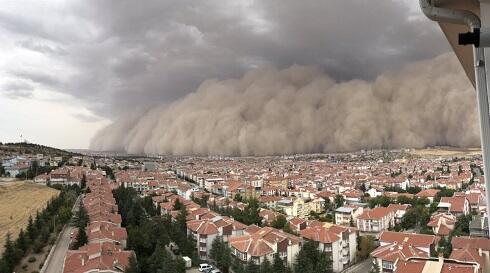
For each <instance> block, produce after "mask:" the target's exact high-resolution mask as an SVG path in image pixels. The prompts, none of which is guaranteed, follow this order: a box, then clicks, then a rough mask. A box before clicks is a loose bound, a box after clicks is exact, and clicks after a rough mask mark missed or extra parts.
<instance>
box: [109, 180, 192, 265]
mask: <svg viewBox="0 0 490 273" xmlns="http://www.w3.org/2000/svg"><path fill="white" fill-rule="evenodd" d="M113 193H114V196H115V198H116V200H117V204H118V209H119V213H120V214H121V217H122V220H123V226H125V227H126V229H127V232H128V248H129V249H131V250H133V251H134V252H135V253H136V256H137V260H136V259H131V260H130V266H129V267H128V269H127V270H126V273H154V272H158V273H184V272H185V263H184V261H183V260H182V258H179V257H176V258H174V257H172V255H171V254H170V253H168V251H167V250H166V249H165V247H166V246H168V245H169V244H170V242H174V243H176V244H177V245H178V246H179V249H180V251H181V253H182V255H184V256H188V257H191V259H193V261H194V262H197V253H196V251H195V241H194V240H193V239H192V238H191V237H188V236H187V232H186V217H187V211H186V210H185V206H180V212H179V215H178V216H177V219H176V221H172V220H171V218H170V216H160V214H159V212H158V210H157V209H156V208H155V207H154V205H153V202H152V201H151V197H145V198H141V197H139V196H138V195H137V193H136V191H135V190H134V189H132V188H125V187H119V188H118V189H116V190H114V192H113ZM177 206H179V205H177Z"/></svg>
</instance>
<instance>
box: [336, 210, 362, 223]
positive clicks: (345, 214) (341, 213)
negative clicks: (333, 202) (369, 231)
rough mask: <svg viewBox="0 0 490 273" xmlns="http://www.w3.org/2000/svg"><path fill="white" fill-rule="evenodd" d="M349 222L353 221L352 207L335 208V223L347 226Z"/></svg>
mask: <svg viewBox="0 0 490 273" xmlns="http://www.w3.org/2000/svg"><path fill="white" fill-rule="evenodd" d="M361 209H362V208H361ZM356 220H357V219H356ZM351 222H352V223H354V208H351V207H339V208H337V209H336V210H335V223H336V224H339V225H344V226H349V225H350V223H351Z"/></svg>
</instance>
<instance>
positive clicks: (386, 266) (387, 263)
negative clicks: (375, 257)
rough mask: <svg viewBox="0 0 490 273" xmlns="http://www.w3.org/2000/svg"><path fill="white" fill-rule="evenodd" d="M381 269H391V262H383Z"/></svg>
mask: <svg viewBox="0 0 490 273" xmlns="http://www.w3.org/2000/svg"><path fill="white" fill-rule="evenodd" d="M383 268H386V269H393V263H392V262H387V261H383Z"/></svg>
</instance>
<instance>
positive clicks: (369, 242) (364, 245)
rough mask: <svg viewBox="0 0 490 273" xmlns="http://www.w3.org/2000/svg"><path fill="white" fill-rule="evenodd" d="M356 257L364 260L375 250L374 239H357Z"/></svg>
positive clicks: (360, 237)
mask: <svg viewBox="0 0 490 273" xmlns="http://www.w3.org/2000/svg"><path fill="white" fill-rule="evenodd" d="M357 240H358V242H357V250H358V251H357V256H358V257H359V258H360V259H362V260H364V259H366V258H367V257H369V254H370V253H371V252H372V251H373V250H374V249H375V248H376V245H375V244H374V237H373V236H371V235H367V236H358V237H357Z"/></svg>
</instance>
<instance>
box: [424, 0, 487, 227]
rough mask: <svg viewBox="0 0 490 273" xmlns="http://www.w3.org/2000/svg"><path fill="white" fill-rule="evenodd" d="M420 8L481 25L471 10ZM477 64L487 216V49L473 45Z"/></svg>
mask: <svg viewBox="0 0 490 273" xmlns="http://www.w3.org/2000/svg"><path fill="white" fill-rule="evenodd" d="M420 8H421V9H422V11H423V12H424V14H425V15H426V16H427V17H428V18H429V19H431V20H434V21H441V22H450V23H456V24H464V25H467V26H469V27H470V28H471V30H472V31H475V30H479V28H480V27H481V22H480V18H479V17H478V16H476V15H475V14H474V13H472V12H470V11H463V10H450V9H444V8H438V7H434V6H432V1H431V0H420ZM473 57H474V65H475V83H476V84H475V85H476V95H477V96H476V98H477V102H478V114H479V116H480V133H481V147H482V154H483V165H484V173H485V192H486V197H487V216H489V217H490V162H489V160H490V110H489V100H488V99H489V97H488V92H487V73H486V69H485V50H484V49H483V48H481V47H475V46H473Z"/></svg>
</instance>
